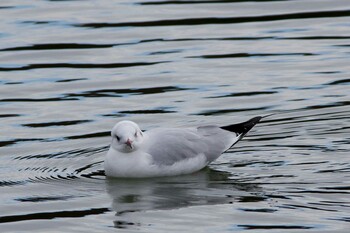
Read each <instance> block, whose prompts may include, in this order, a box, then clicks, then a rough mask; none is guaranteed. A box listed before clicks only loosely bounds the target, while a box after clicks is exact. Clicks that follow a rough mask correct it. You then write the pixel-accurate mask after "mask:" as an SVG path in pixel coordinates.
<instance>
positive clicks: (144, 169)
mask: <svg viewBox="0 0 350 233" xmlns="http://www.w3.org/2000/svg"><path fill="white" fill-rule="evenodd" d="M206 165H207V159H206V157H205V156H204V155H203V154H199V155H198V156H195V157H193V158H190V159H186V160H181V161H179V162H177V163H174V164H172V165H169V166H167V165H155V164H154V163H153V161H152V157H151V156H150V155H149V154H147V153H145V152H140V151H135V152H131V153H120V152H118V151H116V150H114V149H113V148H110V149H109V151H108V153H107V156H106V159H105V162H104V168H105V173H106V175H107V176H111V177H133V178H141V177H155V176H174V175H181V174H188V173H193V172H195V171H198V170H200V169H202V168H204V167H205V166H206Z"/></svg>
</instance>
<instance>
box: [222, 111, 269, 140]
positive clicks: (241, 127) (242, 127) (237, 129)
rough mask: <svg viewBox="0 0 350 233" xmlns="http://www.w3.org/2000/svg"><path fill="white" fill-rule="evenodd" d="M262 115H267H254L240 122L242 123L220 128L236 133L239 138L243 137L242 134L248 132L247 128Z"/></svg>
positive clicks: (254, 123)
mask: <svg viewBox="0 0 350 233" xmlns="http://www.w3.org/2000/svg"><path fill="white" fill-rule="evenodd" d="M264 117H267V116H263V117H262V116H257V117H254V118H252V119H250V120H248V121H245V122H242V123H238V124H234V125H227V126H223V127H221V129H224V130H228V131H230V132H233V133H236V135H237V136H239V137H240V139H241V138H243V137H244V135H246V134H247V133H248V131H249V130H251V129H252V128H253V127H254V126H255V125H256V124H257V123H259V121H260V120H261V119H262V118H264Z"/></svg>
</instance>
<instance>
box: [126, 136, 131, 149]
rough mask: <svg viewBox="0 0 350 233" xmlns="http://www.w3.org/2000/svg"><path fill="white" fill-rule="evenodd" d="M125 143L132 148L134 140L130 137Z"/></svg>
mask: <svg viewBox="0 0 350 233" xmlns="http://www.w3.org/2000/svg"><path fill="white" fill-rule="evenodd" d="M125 144H126V145H128V146H129V147H130V148H132V141H131V140H130V139H129V138H128V140H126V142H125Z"/></svg>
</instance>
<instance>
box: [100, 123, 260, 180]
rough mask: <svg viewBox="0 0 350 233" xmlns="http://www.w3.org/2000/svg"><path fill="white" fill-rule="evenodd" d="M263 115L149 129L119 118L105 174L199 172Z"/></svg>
mask: <svg viewBox="0 0 350 233" xmlns="http://www.w3.org/2000/svg"><path fill="white" fill-rule="evenodd" d="M261 118H263V117H260V116H258V117H254V118H252V119H250V120H248V121H246V122H243V123H239V124H233V125H228V126H223V127H219V126H213V125H207V126H199V127H191V128H156V129H152V130H149V131H147V132H142V131H141V129H140V128H139V126H138V125H137V124H136V123H134V122H132V121H120V122H118V123H117V124H116V125H115V126H114V127H113V129H112V132H111V135H112V143H111V146H110V148H109V151H108V153H107V156H106V158H105V161H104V168H105V173H106V175H107V176H111V177H130V178H132V177H133V178H142V177H155V176H174V175H182V174H190V173H193V172H196V171H199V170H200V169H202V168H204V167H205V166H207V165H208V164H209V163H211V162H212V161H214V160H215V159H217V158H218V157H219V156H220V155H221V154H222V153H224V152H225V151H227V150H228V149H230V148H231V147H232V146H233V145H235V144H236V143H237V142H238V141H239V140H241V139H242V138H243V136H244V135H245V134H246V133H247V132H248V131H249V130H250V129H251V128H253V127H254V125H256V124H257V123H258V122H259V121H260V120H261Z"/></svg>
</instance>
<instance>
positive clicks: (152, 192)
mask: <svg viewBox="0 0 350 233" xmlns="http://www.w3.org/2000/svg"><path fill="white" fill-rule="evenodd" d="M228 176H229V174H228V173H226V172H219V171H215V170H211V169H205V170H202V171H199V172H197V173H195V174H192V175H186V176H179V177H164V178H156V179H141V180H140V179H107V180H106V186H107V192H108V194H109V195H110V196H111V198H112V199H113V206H112V208H113V210H114V211H115V212H116V213H117V214H119V215H120V214H122V213H125V212H135V211H146V210H167V209H178V208H184V207H189V206H196V205H214V204H223V203H232V202H234V201H242V200H245V199H246V200H248V199H249V198H250V197H251V196H252V194H251V192H257V191H258V190H259V188H258V187H257V186H256V185H251V184H244V183H242V184H239V183H237V184H234V183H231V182H230V181H229V179H228ZM252 198H254V196H252Z"/></svg>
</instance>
